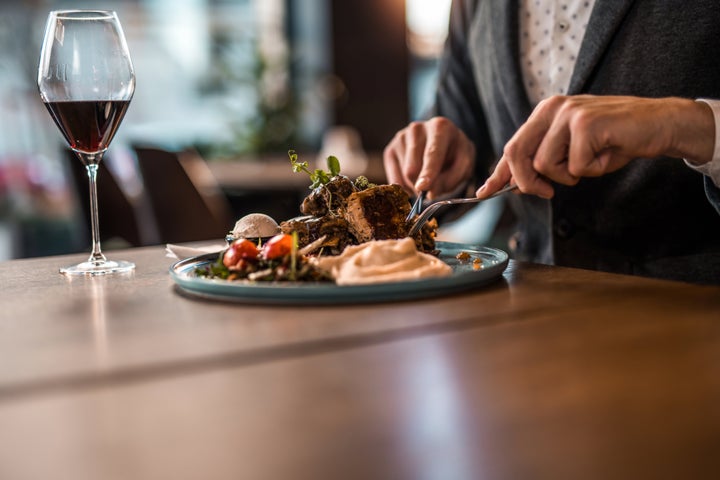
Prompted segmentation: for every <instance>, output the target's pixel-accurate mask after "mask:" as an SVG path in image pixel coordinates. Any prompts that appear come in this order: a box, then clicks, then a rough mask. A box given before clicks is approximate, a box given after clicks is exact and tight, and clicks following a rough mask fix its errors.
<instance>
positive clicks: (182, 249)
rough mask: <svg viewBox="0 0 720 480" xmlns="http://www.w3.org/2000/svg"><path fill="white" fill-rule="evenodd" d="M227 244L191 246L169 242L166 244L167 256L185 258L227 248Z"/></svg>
mask: <svg viewBox="0 0 720 480" xmlns="http://www.w3.org/2000/svg"><path fill="white" fill-rule="evenodd" d="M226 247H227V245H226V244H212V245H200V246H196V247H189V246H187V245H173V244H171V243H168V244H167V245H165V253H166V256H167V257H170V258H177V259H179V260H183V259H185V258H190V257H195V256H197V255H202V254H204V253H216V252H220V251H221V250H223V249H224V248H226Z"/></svg>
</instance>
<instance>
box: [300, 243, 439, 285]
mask: <svg viewBox="0 0 720 480" xmlns="http://www.w3.org/2000/svg"><path fill="white" fill-rule="evenodd" d="M313 263H315V264H316V265H317V266H318V267H319V268H320V269H321V270H324V271H326V272H328V273H329V274H330V275H331V276H332V277H333V278H334V279H335V283H337V284H338V285H363V284H370V283H385V282H398V281H404V280H419V279H422V278H430V277H446V276H448V275H450V274H452V268H451V267H450V266H449V265H448V264H446V263H445V262H443V261H442V260H440V259H439V258H437V257H436V256H434V255H430V254H427V253H423V252H420V251H418V249H417V248H416V246H415V242H414V241H413V240H412V239H411V238H403V239H400V240H375V241H371V242H366V243H363V244H361V245H352V246H349V247H347V248H346V249H345V251H344V252H343V253H341V254H340V255H336V256H325V257H320V258H316V259H314V260H313Z"/></svg>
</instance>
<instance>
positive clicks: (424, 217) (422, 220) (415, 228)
mask: <svg viewBox="0 0 720 480" xmlns="http://www.w3.org/2000/svg"><path fill="white" fill-rule="evenodd" d="M517 188H518V187H517V185H507V186H506V187H504V188H501V189H500V190H498V191H497V192H495V193H493V194H492V195H490V196H489V197H486V198H477V197H470V198H450V199H448V200H440V201H437V202H435V203H433V204H431V205H428V207H427V208H426V209H425V210H423V212H422V213H421V214H420V216H419V217H418V218H417V220H415V222H414V223H413V225H412V227H410V231H409V232H408V236H409V237H412V236H413V235H415V234H416V233H417V232H419V231H420V229H421V228H422V227H423V225H425V224H426V223H427V221H428V220H430V217H432V215H433V214H434V213H435V212H437V211H438V210H439V209H440V208H441V207H446V206H448V205H455V204H458V203H477V202H482V201H484V200H488V199H490V198H493V197H497V196H498V195H502V194H503V193H506V192H510V191H512V190H515V189H517Z"/></svg>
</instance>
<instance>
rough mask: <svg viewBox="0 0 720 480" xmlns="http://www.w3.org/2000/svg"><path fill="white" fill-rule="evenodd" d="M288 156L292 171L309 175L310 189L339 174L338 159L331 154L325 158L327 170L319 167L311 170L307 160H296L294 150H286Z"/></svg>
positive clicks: (325, 182) (296, 156)
mask: <svg viewBox="0 0 720 480" xmlns="http://www.w3.org/2000/svg"><path fill="white" fill-rule="evenodd" d="M288 157H290V164H291V165H292V169H293V172H295V173H300V172H305V173H307V174H308V175H309V176H310V180H311V181H312V185H310V188H312V189H314V188H317V187H320V186H322V185H325V184H327V183H328V182H330V179H331V178H332V177H334V176H336V175H339V174H340V160H338V159H337V157H334V156H332V155H330V156H329V157H328V158H327V166H328V171H325V170H323V169H321V168H317V169H315V170H314V171H311V170H310V166H309V165H308V162H298V155H297V153H296V152H295V150H290V151H288Z"/></svg>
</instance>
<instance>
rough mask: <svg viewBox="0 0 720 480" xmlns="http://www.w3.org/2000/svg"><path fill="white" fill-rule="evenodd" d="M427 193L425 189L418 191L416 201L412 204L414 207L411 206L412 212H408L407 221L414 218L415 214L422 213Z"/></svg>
mask: <svg viewBox="0 0 720 480" xmlns="http://www.w3.org/2000/svg"><path fill="white" fill-rule="evenodd" d="M426 193H427V192H425V191H424V190H421V191H419V192H418V195H417V198H416V199H415V203H413V204H412V208H410V213H408V216H407V218H405V221H406V222H409V221H410V220H412V219H413V217H414V216H415V215H418V214H420V212H421V211H422V207H423V202H424V201H425V195H426Z"/></svg>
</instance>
